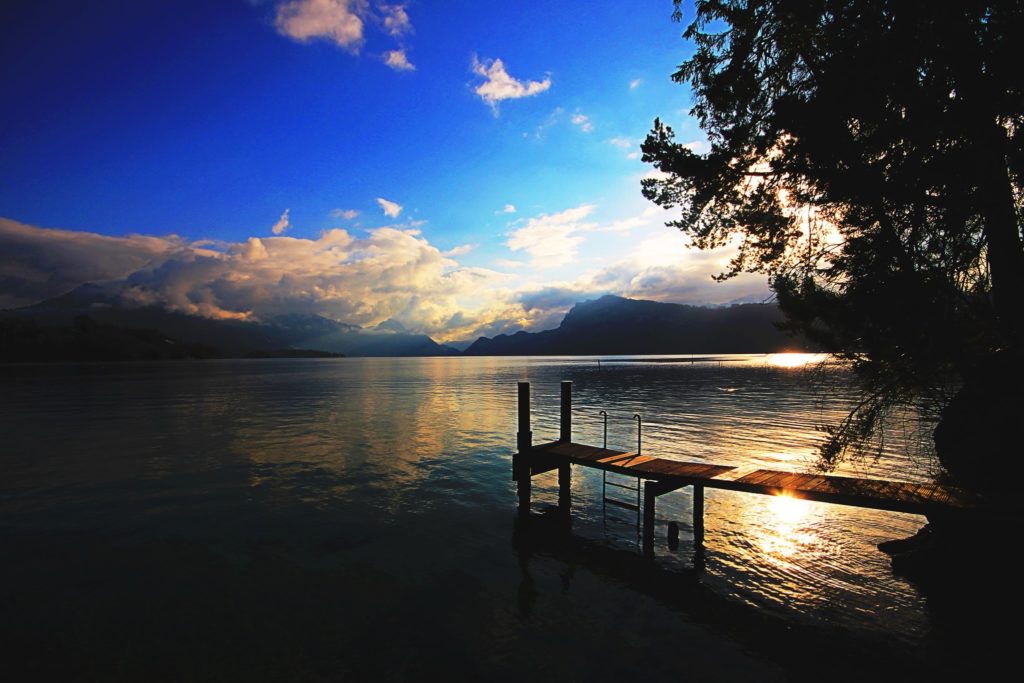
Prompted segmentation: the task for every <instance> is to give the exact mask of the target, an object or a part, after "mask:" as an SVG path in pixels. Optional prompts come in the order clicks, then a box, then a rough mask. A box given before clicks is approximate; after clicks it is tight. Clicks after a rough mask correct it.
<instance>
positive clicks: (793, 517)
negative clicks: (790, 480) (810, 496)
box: [768, 494, 809, 525]
mask: <svg viewBox="0 0 1024 683" xmlns="http://www.w3.org/2000/svg"><path fill="white" fill-rule="evenodd" d="M808 508H809V503H808V502H807V501H806V500H801V499H800V498H794V497H793V496H789V495H786V494H783V495H780V496H772V497H771V498H769V499H768V509H769V510H770V511H771V513H772V515H773V516H774V517H775V519H776V520H777V521H778V523H779V524H789V525H793V524H797V523H798V522H802V521H803V520H804V518H805V517H807V510H808Z"/></svg>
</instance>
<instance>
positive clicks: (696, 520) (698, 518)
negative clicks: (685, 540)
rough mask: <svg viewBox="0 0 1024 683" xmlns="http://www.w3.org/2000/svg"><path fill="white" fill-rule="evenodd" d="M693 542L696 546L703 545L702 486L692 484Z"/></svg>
mask: <svg viewBox="0 0 1024 683" xmlns="http://www.w3.org/2000/svg"><path fill="white" fill-rule="evenodd" d="M693 543H694V545H696V546H697V547H698V548H699V547H701V546H703V545H704V486H703V485H702V484H694V485H693Z"/></svg>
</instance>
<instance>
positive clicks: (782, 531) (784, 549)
mask: <svg viewBox="0 0 1024 683" xmlns="http://www.w3.org/2000/svg"><path fill="white" fill-rule="evenodd" d="M767 507H768V514H767V515H765V517H764V519H762V520H760V525H759V526H760V527H761V538H760V541H761V549H762V550H763V551H764V553H765V554H766V555H767V556H768V558H769V559H770V560H772V561H776V562H785V563H787V564H788V562H787V561H788V559H789V558H791V557H793V556H794V555H796V554H797V553H798V552H805V553H806V552H810V549H811V547H812V546H813V545H814V541H815V540H816V539H815V536H814V533H813V532H812V531H811V530H809V529H807V528H805V527H804V526H803V522H804V520H805V518H806V517H807V512H808V510H807V508H808V503H807V501H803V500H799V499H797V498H793V497H792V496H784V495H783V496H772V497H770V498H769V499H768V506H767Z"/></svg>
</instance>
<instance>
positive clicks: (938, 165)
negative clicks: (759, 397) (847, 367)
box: [642, 0, 1024, 491]
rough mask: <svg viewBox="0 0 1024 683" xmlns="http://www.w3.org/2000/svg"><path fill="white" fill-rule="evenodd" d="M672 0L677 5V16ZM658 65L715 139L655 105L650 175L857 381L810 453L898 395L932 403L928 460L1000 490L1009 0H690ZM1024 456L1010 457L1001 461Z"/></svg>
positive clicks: (1009, 196) (1021, 13)
mask: <svg viewBox="0 0 1024 683" xmlns="http://www.w3.org/2000/svg"><path fill="white" fill-rule="evenodd" d="M680 6H681V3H680V0H676V13H675V18H676V20H679V19H680V18H681V10H680ZM683 35H684V38H686V39H688V40H690V41H692V43H693V45H694V46H695V52H694V53H693V56H691V57H690V58H689V59H688V60H686V61H685V62H684V63H683V64H682V65H681V66H680V67H679V70H678V71H677V72H676V73H675V74H674V75H673V79H674V80H675V81H676V82H679V83H687V84H689V85H690V86H692V88H693V94H694V106H693V109H692V112H691V113H692V114H693V115H694V116H695V117H696V118H697V120H698V121H699V123H700V125H701V127H702V129H703V130H704V131H705V133H706V135H707V138H708V141H709V143H710V151H708V152H707V153H706V154H700V155H699V154H695V153H694V152H692V151H691V150H690V149H689V148H687V147H686V146H684V145H681V144H679V143H678V142H676V140H675V137H674V134H673V131H672V129H671V128H670V127H668V126H667V125H665V124H664V123H663V122H661V121H660V120H655V122H654V128H653V130H652V131H651V132H650V133H649V134H648V136H647V139H646V140H645V142H644V144H643V146H642V149H643V155H644V156H643V159H644V161H646V162H649V163H652V164H654V165H655V167H656V168H657V169H658V170H659V171H661V172H662V173H660V174H658V176H659V177H656V178H652V179H647V180H644V181H643V193H644V195H645V196H646V197H647V198H648V199H651V200H653V201H654V202H656V203H658V204H660V205H662V206H664V207H678V208H679V209H680V210H681V216H680V217H679V219H678V220H675V221H673V222H671V223H669V225H672V226H674V227H677V228H679V229H680V230H682V231H684V232H685V233H687V234H688V235H689V236H690V237H691V240H692V242H693V244H694V245H695V246H697V247H699V248H709V247H715V246H720V245H723V244H726V243H732V242H735V243H736V244H738V252H737V256H736V258H735V259H734V260H733V262H732V264H731V267H730V270H729V271H728V272H726V273H723V274H722V275H721V276H720V277H722V278H726V277H730V276H732V275H735V274H737V273H739V272H742V271H752V272H763V273H766V274H767V275H768V277H769V280H770V283H771V286H772V288H773V290H774V291H775V292H776V294H777V296H778V301H779V304H780V306H781V307H782V309H783V311H784V312H785V313H786V315H787V319H788V321H789V322H788V324H789V326H790V327H791V329H794V330H799V331H802V332H804V333H805V334H807V335H809V336H810V337H811V338H813V339H815V340H817V341H818V342H819V343H821V344H822V345H824V347H825V348H827V349H828V350H830V351H833V352H836V353H839V354H842V355H844V356H845V357H847V358H849V359H850V360H851V361H852V362H853V364H854V367H855V370H856V372H857V374H858V376H859V378H860V379H861V380H862V385H863V387H864V390H865V393H864V401H863V402H862V403H861V404H860V405H859V406H858V407H857V408H856V409H855V410H854V411H853V412H852V413H851V414H850V416H849V418H848V419H847V420H846V421H845V422H844V423H843V424H842V425H838V426H835V427H834V428H833V429H832V434H831V438H830V439H829V441H828V442H827V443H826V444H825V446H824V447H823V449H822V462H823V464H824V466H826V467H830V466H834V465H835V464H836V463H837V462H838V461H839V460H841V459H842V458H844V457H847V456H848V455H850V454H851V453H855V452H857V449H856V448H851V447H855V446H857V445H858V444H861V443H862V442H863V440H864V439H865V438H866V437H867V436H868V435H870V434H871V432H872V431H873V430H874V429H875V428H876V427H877V426H878V424H879V420H880V419H882V418H883V417H884V415H885V414H886V412H887V411H888V410H889V409H891V408H892V407H894V406H897V405H902V404H908V403H909V404H914V405H916V406H918V407H921V408H925V409H932V410H935V411H937V414H938V415H939V416H940V421H939V425H938V428H937V429H936V446H937V451H938V454H939V458H940V461H941V463H942V464H943V466H944V467H945V470H946V471H947V473H948V474H949V475H950V476H951V477H952V478H953V479H955V480H956V481H957V482H959V483H961V484H965V485H968V486H973V487H976V488H980V489H986V490H990V491H998V490H999V488H1000V485H1001V482H1004V481H1006V479H1007V478H1006V477H1005V476H1003V474H1005V470H1003V471H1002V472H1001V473H1000V475H999V476H997V477H992V476H986V474H985V472H986V470H987V469H988V468H989V466H990V464H991V463H992V462H993V461H992V460H990V458H997V459H998V462H999V466H1000V468H1004V467H1005V466H1007V465H1016V459H1015V458H1008V457H1007V456H1010V455H1011V454H1012V453H1013V451H1009V450H1007V449H1009V448H1010V447H1012V446H1013V445H1015V444H1016V443H1017V442H1018V441H1019V439H1018V438H1017V436H1016V435H1015V434H1014V429H1013V425H1014V422H1015V421H1016V419H1017V418H1016V416H1015V415H1013V412H1012V409H1011V408H1008V407H1007V405H1006V401H1005V400H1004V399H1002V398H1001V397H999V396H998V395H997V392H999V391H1003V390H1008V389H1010V390H1012V391H1013V392H1014V393H1016V392H1017V391H1019V388H1020V381H1021V370H1020V368H1021V338H1022V335H1024V306H1022V303H1024V251H1022V246H1021V217H1022V200H1024V70H1022V69H1021V68H1020V63H1019V56H1020V49H1021V48H1020V44H1021V40H1022V38H1024V4H1022V3H1021V2H988V3H984V2H972V1H970V0H965V1H964V2H958V3H941V2H907V1H900V0H890V1H886V0H877V1H870V0H864V1H857V0H765V1H762V2H758V1H756V0H698V2H697V4H696V17H695V18H694V19H693V21H692V23H690V24H689V26H688V28H687V29H686V31H685V33H684V34H683ZM1016 466H1018V467H1019V465H1016Z"/></svg>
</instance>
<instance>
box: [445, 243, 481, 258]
mask: <svg viewBox="0 0 1024 683" xmlns="http://www.w3.org/2000/svg"><path fill="white" fill-rule="evenodd" d="M478 246H480V245H479V244H460V245H459V246H457V247H452V248H451V249H449V250H448V251H445V252H442V253H443V254H444V255H445V256H463V255H465V254H468V253H469V252H471V251H473V250H474V249H476V248H477V247H478Z"/></svg>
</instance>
